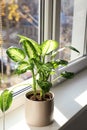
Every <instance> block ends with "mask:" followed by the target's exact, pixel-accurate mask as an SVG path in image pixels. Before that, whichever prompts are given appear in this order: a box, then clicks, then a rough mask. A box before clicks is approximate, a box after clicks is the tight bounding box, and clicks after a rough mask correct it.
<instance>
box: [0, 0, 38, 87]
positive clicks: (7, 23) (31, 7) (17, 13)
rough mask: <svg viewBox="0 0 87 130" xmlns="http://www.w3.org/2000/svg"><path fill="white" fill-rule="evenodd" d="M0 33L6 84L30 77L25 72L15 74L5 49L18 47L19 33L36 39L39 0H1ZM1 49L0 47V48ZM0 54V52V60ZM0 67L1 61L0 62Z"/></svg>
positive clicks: (0, 58) (0, 57)
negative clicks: (6, 0) (0, 20)
mask: <svg viewBox="0 0 87 130" xmlns="http://www.w3.org/2000/svg"><path fill="white" fill-rule="evenodd" d="M1 7H2V8H1V9H2V13H1V16H2V33H3V41H4V42H3V62H4V65H3V67H4V69H3V70H4V79H6V80H7V81H5V82H8V81H11V82H9V84H8V86H9V85H10V86H12V85H14V84H17V83H19V82H21V81H23V80H25V79H28V78H29V77H31V73H30V72H27V73H26V74H22V75H21V76H20V78H19V77H17V75H16V76H15V75H14V74H13V73H12V72H13V71H14V66H15V64H14V63H13V62H12V61H10V60H9V59H8V58H7V56H6V53H5V51H6V49H7V48H8V47H10V46H17V47H20V45H19V43H18V41H19V39H18V37H17V34H21V35H24V36H27V37H30V38H32V39H34V40H35V41H38V24H39V23H38V21H39V12H38V10H39V0H11V1H8V3H6V2H5V1H4V0H2V4H1ZM0 51H1V49H0ZM1 60H2V56H1V54H0V61H1ZM0 69H1V63H0Z"/></svg>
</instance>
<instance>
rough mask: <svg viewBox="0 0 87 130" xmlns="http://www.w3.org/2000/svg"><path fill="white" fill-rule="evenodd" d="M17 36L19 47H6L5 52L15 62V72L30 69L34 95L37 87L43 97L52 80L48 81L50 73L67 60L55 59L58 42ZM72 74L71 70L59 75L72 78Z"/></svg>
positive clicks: (19, 72)
mask: <svg viewBox="0 0 87 130" xmlns="http://www.w3.org/2000/svg"><path fill="white" fill-rule="evenodd" d="M19 38H20V43H21V48H17V47H13V46H12V47H10V48H8V49H7V51H6V53H7V55H8V56H9V58H10V59H12V60H13V61H14V62H16V69H15V72H16V73H17V74H22V73H25V72H26V71H31V73H32V79H33V84H32V89H33V91H34V95H36V92H37V89H38V87H39V88H40V96H41V98H44V95H45V94H46V93H47V92H49V91H50V88H51V87H52V82H50V81H49V77H50V75H51V74H53V73H54V71H55V69H56V68H58V67H59V66H65V65H67V64H68V61H65V60H61V59H57V60H55V56H56V54H57V53H58V46H59V43H58V42H57V41H55V40H46V41H44V42H42V43H41V44H38V43H37V42H36V41H34V40H32V39H30V38H28V37H25V36H22V35H19ZM68 48H69V49H71V50H73V51H76V52H78V53H79V51H78V50H77V49H76V48H74V47H72V46H69V47H68ZM56 50H57V51H56ZM54 51H55V52H54ZM52 52H53V54H52ZM51 54H52V55H51ZM50 55H51V56H50ZM47 56H48V57H49V56H50V58H49V60H48V61H46V57H47ZM73 75H74V74H73V73H72V72H67V71H65V72H63V73H61V74H60V76H61V77H64V78H72V77H73Z"/></svg>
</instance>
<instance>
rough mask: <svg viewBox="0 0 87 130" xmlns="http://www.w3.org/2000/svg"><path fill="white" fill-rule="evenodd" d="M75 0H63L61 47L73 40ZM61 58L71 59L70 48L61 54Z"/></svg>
mask: <svg viewBox="0 0 87 130" xmlns="http://www.w3.org/2000/svg"><path fill="white" fill-rule="evenodd" d="M73 8H74V0H61V12H60V48H62V47H64V46H65V45H70V44H71V40H72V26H73ZM59 56H60V58H62V59H65V60H70V50H64V51H63V52H61V53H60V54H59Z"/></svg>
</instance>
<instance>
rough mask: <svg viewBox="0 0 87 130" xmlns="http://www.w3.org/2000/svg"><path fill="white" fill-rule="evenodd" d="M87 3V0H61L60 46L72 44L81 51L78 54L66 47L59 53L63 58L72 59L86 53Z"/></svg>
mask: <svg viewBox="0 0 87 130" xmlns="http://www.w3.org/2000/svg"><path fill="white" fill-rule="evenodd" d="M86 3H87V1H86V0H83V1H82V0H61V12H60V48H62V47H64V46H66V45H72V46H73V47H75V48H77V49H78V50H79V51H80V54H79V55H78V54H77V53H76V52H73V51H70V50H69V49H65V50H63V51H62V52H61V53H60V54H59V56H60V58H62V59H65V60H68V61H71V60H74V59H77V58H78V57H81V56H83V54H84V37H85V22H86V8H87V7H86V5H85V4H86Z"/></svg>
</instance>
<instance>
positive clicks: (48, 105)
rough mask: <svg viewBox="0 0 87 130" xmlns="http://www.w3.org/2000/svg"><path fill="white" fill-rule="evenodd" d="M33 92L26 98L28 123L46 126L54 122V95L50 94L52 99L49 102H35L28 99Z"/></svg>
mask: <svg viewBox="0 0 87 130" xmlns="http://www.w3.org/2000/svg"><path fill="white" fill-rule="evenodd" d="M31 93H32V91H30V92H28V93H27V94H26V95H25V97H26V101H25V118H26V122H27V124H29V125H32V126H40V127H41V126H46V125H49V124H50V123H52V121H53V111H54V94H53V93H52V92H50V94H51V95H52V98H51V99H50V100H49V101H33V100H30V99H28V96H29V95H30V94H31Z"/></svg>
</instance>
